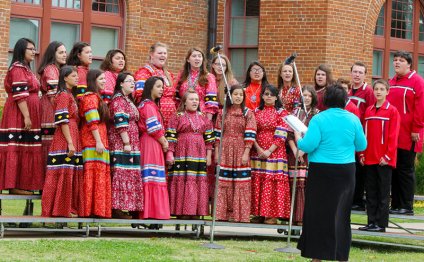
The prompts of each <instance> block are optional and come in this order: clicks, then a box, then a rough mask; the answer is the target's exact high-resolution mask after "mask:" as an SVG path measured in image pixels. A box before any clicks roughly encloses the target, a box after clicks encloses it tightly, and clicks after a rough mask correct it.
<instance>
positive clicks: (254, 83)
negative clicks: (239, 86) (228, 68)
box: [243, 61, 269, 110]
mask: <svg viewBox="0 0 424 262" xmlns="http://www.w3.org/2000/svg"><path fill="white" fill-rule="evenodd" d="M268 85H269V84H268V79H267V77H266V72H265V67H264V66H263V65H262V64H261V63H259V62H258V61H253V62H252V63H250V65H249V67H248V68H247V72H246V79H245V80H244V83H243V87H244V91H245V92H246V107H247V108H249V109H250V110H255V109H256V108H257V107H258V106H259V104H260V102H261V97H260V96H261V94H262V91H263V88H264V87H265V86H268Z"/></svg>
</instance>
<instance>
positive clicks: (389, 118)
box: [359, 79, 400, 232]
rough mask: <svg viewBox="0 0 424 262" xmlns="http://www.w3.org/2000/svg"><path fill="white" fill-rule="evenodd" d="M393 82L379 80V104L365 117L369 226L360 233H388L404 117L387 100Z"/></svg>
mask: <svg viewBox="0 0 424 262" xmlns="http://www.w3.org/2000/svg"><path fill="white" fill-rule="evenodd" d="M389 88H390V86H389V83H387V81H386V80H382V79H379V80H377V81H375V82H374V84H373V89H374V95H375V97H376V98H377V102H376V103H375V104H374V105H372V106H370V107H368V108H367V110H366V111H365V114H364V120H363V125H364V131H365V136H366V137H367V149H366V150H365V152H363V153H361V154H360V162H361V164H362V165H365V170H366V178H365V189H366V194H367V215H368V225H367V226H364V227H360V228H359V230H366V231H373V232H385V231H386V227H387V226H388V224H389V203H390V184H391V180H392V169H393V168H395V167H396V153H397V146H398V137H399V128H400V117H399V113H398V111H397V109H396V108H395V107H394V106H392V105H391V104H390V103H389V102H388V101H387V100H386V97H387V94H388V93H389Z"/></svg>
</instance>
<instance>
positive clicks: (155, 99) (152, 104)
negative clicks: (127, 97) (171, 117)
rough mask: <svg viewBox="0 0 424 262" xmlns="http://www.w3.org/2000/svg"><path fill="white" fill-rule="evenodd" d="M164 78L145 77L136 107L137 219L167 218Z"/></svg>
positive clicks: (166, 142) (168, 214) (168, 215)
mask: <svg viewBox="0 0 424 262" xmlns="http://www.w3.org/2000/svg"><path fill="white" fill-rule="evenodd" d="M163 86H164V80H163V79H162V78H161V77H158V76H152V77H150V78H149V79H147V81H146V83H145V85H144V90H143V95H142V96H141V98H142V102H141V104H140V106H139V107H138V112H139V113H140V120H139V121H138V128H139V130H140V136H141V137H140V155H141V158H140V166H141V176H142V178H143V190H144V210H143V212H142V213H140V218H156V219H169V218H170V212H169V197H168V189H167V184H166V176H165V158H164V152H166V151H168V141H167V140H166V138H165V130H164V128H163V119H162V115H161V113H160V112H159V107H158V104H159V100H160V98H161V97H162V95H163Z"/></svg>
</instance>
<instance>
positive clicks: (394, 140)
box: [383, 107, 400, 167]
mask: <svg viewBox="0 0 424 262" xmlns="http://www.w3.org/2000/svg"><path fill="white" fill-rule="evenodd" d="M391 109H392V114H391V116H390V120H389V136H388V137H387V140H386V141H387V149H386V152H385V154H384V156H383V157H384V158H385V159H386V161H387V162H388V163H390V164H391V163H393V166H394V167H395V166H396V160H395V159H396V152H397V146H398V138H399V129H400V116H399V112H398V111H397V109H396V108H395V107H391Z"/></svg>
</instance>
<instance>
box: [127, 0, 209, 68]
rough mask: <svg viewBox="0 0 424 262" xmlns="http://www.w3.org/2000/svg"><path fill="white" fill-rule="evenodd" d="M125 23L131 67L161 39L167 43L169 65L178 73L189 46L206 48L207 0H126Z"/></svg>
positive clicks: (135, 65)
mask: <svg viewBox="0 0 424 262" xmlns="http://www.w3.org/2000/svg"><path fill="white" fill-rule="evenodd" d="M126 26H127V28H126V32H127V33H126V35H127V38H126V44H125V51H126V55H127V56H128V61H129V63H128V64H129V69H130V70H131V71H135V70H137V69H138V68H139V67H140V66H142V65H144V64H145V62H146V61H147V56H148V50H149V48H150V46H151V45H152V44H153V43H155V42H157V41H160V42H163V43H166V44H168V45H169V50H168V66H169V68H170V69H171V71H172V72H173V73H174V74H177V73H178V71H179V70H180V69H181V68H182V66H183V64H184V58H185V55H186V53H187V50H188V49H189V48H190V47H192V46H198V47H200V48H202V49H203V50H205V51H206V46H207V28H208V1H207V0H188V1H177V0H159V1H157V0H143V1H140V0H128V1H127V21H126Z"/></svg>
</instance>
